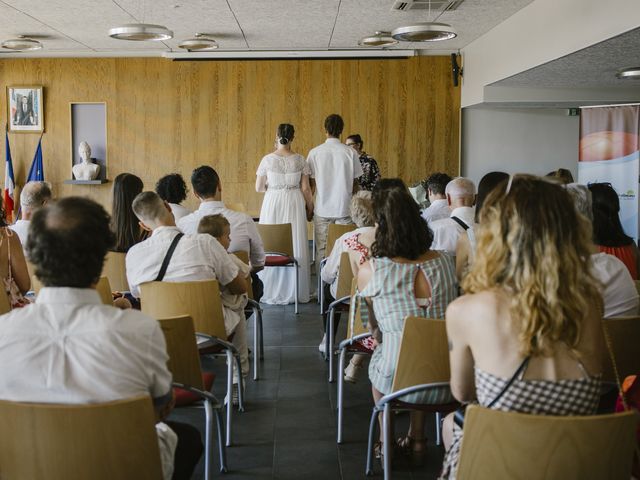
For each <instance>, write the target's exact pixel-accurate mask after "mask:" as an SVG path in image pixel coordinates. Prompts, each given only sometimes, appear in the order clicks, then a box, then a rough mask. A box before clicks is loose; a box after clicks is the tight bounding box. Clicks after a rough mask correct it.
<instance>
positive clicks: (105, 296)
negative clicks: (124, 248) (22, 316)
mask: <svg viewBox="0 0 640 480" xmlns="http://www.w3.org/2000/svg"><path fill="white" fill-rule="evenodd" d="M31 287H32V289H33V291H34V292H35V293H36V295H37V294H38V293H39V292H40V289H41V288H42V282H40V280H39V279H38V277H36V276H35V275H34V276H33V277H31ZM96 291H97V292H98V295H100V300H102V303H103V304H105V305H113V295H111V285H110V284H109V279H108V278H107V277H100V280H98V284H97V285H96Z"/></svg>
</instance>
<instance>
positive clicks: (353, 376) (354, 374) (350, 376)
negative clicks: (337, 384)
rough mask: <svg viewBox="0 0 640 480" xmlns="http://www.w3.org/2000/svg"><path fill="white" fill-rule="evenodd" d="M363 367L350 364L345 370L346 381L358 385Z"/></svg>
mask: <svg viewBox="0 0 640 480" xmlns="http://www.w3.org/2000/svg"><path fill="white" fill-rule="evenodd" d="M361 370H362V367H361V366H360V365H356V364H355V363H353V362H349V365H347V368H345V369H344V381H345V382H349V383H356V382H357V381H358V376H359V374H360V371H361Z"/></svg>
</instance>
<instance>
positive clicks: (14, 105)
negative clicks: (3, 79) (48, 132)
mask: <svg viewBox="0 0 640 480" xmlns="http://www.w3.org/2000/svg"><path fill="white" fill-rule="evenodd" d="M7 107H8V109H9V111H8V112H7V115H8V124H9V131H10V132H16V133H41V132H43V131H44V111H43V107H42V87H17V86H15V87H7Z"/></svg>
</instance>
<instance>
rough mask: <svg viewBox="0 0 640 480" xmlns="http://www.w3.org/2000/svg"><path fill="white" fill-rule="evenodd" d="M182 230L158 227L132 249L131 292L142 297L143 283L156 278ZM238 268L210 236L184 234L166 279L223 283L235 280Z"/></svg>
mask: <svg viewBox="0 0 640 480" xmlns="http://www.w3.org/2000/svg"><path fill="white" fill-rule="evenodd" d="M179 233H180V231H179V230H178V228H177V227H159V228H157V229H155V230H154V231H153V234H152V235H151V237H150V238H148V239H147V240H145V241H143V242H140V243H138V244H136V245H134V246H133V247H131V249H130V250H129V252H128V253H127V257H126V268H127V280H128V282H129V288H130V289H131V294H132V295H133V296H134V297H139V296H140V289H139V286H140V284H141V283H145V282H152V281H154V280H155V279H156V278H157V276H158V273H159V272H160V267H161V265H162V261H163V260H164V257H165V255H166V253H167V251H168V249H169V246H170V245H171V242H172V241H173V239H174V238H175V236H176V235H178V234H179ZM237 275H238V267H236V266H235V265H234V264H233V262H232V261H231V260H230V259H229V256H228V254H227V252H225V250H224V248H222V245H220V243H218V241H217V240H215V239H214V238H213V237H212V236H210V235H205V234H195V235H185V236H183V237H182V239H181V240H180V241H179V243H178V245H177V247H176V249H175V251H174V253H173V256H172V257H171V261H170V262H169V266H168V268H167V271H166V274H165V276H164V279H163V280H164V281H168V282H186V281H191V280H208V279H214V280H215V279H217V280H218V281H219V282H220V283H221V284H222V285H226V284H228V283H230V282H231V281H233V279H234V278H235V277H236V276H237Z"/></svg>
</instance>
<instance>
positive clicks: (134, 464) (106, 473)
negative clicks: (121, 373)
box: [0, 396, 163, 480]
mask: <svg viewBox="0 0 640 480" xmlns="http://www.w3.org/2000/svg"><path fill="white" fill-rule="evenodd" d="M154 424H155V413H154V410H153V404H152V402H151V399H150V398H149V397H147V396H144V397H137V398H132V399H126V400H117V401H114V402H109V403H102V404H84V405H57V404H38V403H17V402H7V401H0V431H2V435H0V470H1V471H2V478H7V479H10V478H15V479H36V478H46V479H47V480H82V479H87V478H90V479H92V480H112V479H114V478H118V479H123V480H126V479H129V480H133V479H136V480H138V479H141V480H142V479H144V480H147V479H148V480H161V479H162V478H163V476H162V465H161V462H160V451H159V449H158V438H157V435H156V430H155V426H154Z"/></svg>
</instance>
